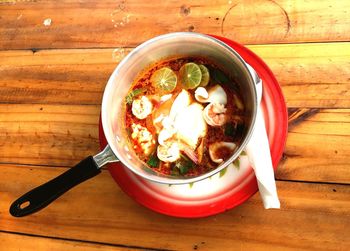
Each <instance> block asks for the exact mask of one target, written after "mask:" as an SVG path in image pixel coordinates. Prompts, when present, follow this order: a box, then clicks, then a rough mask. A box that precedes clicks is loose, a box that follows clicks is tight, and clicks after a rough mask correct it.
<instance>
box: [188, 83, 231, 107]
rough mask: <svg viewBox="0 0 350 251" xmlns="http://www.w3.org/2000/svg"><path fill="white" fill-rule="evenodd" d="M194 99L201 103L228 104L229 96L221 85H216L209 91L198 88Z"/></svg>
mask: <svg viewBox="0 0 350 251" xmlns="http://www.w3.org/2000/svg"><path fill="white" fill-rule="evenodd" d="M194 97H195V99H196V100H197V101H198V102H201V103H219V104H223V105H226V104H227V95H226V92H225V90H224V89H223V88H222V87H221V86H220V85H215V86H213V87H212V88H210V90H209V91H207V90H206V89H205V88H203V87H198V88H197V89H196V91H195V93H194Z"/></svg>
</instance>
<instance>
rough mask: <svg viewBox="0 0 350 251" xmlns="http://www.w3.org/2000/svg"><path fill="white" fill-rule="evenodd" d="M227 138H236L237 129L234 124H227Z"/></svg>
mask: <svg viewBox="0 0 350 251" xmlns="http://www.w3.org/2000/svg"><path fill="white" fill-rule="evenodd" d="M224 133H225V135H226V136H230V137H233V136H235V128H234V126H233V125H232V123H227V124H225V131H224Z"/></svg>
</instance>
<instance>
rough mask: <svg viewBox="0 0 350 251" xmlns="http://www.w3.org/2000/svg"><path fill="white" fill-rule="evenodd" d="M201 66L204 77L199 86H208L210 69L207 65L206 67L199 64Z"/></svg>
mask: <svg viewBox="0 0 350 251" xmlns="http://www.w3.org/2000/svg"><path fill="white" fill-rule="evenodd" d="M199 68H200V69H201V72H202V79H201V82H200V83H199V86H202V87H204V86H207V85H208V83H209V78H210V75H209V70H208V68H207V67H205V66H204V65H202V64H200V65H199Z"/></svg>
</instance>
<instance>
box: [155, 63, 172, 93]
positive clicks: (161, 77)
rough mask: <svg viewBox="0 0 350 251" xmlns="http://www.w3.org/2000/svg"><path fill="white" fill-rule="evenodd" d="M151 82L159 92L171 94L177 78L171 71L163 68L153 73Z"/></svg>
mask: <svg viewBox="0 0 350 251" xmlns="http://www.w3.org/2000/svg"><path fill="white" fill-rule="evenodd" d="M151 82H152V83H153V85H154V86H155V87H156V88H158V89H160V90H163V91H166V92H172V91H173V90H174V89H175V87H176V83H177V77H176V74H175V72H174V71H173V70H172V69H170V68H169V67H163V68H161V69H159V70H157V71H155V72H154V73H153V75H152V77H151Z"/></svg>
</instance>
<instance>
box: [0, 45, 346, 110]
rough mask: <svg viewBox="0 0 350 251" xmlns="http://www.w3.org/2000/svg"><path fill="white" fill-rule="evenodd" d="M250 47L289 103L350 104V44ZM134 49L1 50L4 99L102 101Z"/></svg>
mask: <svg viewBox="0 0 350 251" xmlns="http://www.w3.org/2000/svg"><path fill="white" fill-rule="evenodd" d="M248 48H249V49H251V50H252V51H253V52H255V53H256V54H257V55H258V56H260V57H261V58H263V59H264V61H265V62H266V63H267V64H268V66H269V67H270V68H271V70H272V71H273V73H274V74H275V76H276V78H277V80H278V81H279V83H280V85H281V86H282V89H283V93H284V95H285V98H286V101H287V105H288V106H289V107H319V108H347V107H349V106H350V91H349V90H350V80H349V79H350V60H349V58H350V44H349V43H322V44H284V45H254V46H248ZM129 51H130V49H126V48H116V49H74V50H40V51H37V52H35V53H33V52H32V51H28V50H25V51H0V73H1V76H2V77H1V79H0V102H1V103H4V102H6V103H53V104H100V103H101V99H102V93H103V90H104V87H105V85H106V83H107V81H108V78H109V76H110V74H111V73H112V72H113V70H114V68H115V67H116V66H117V64H118V63H119V62H120V60H121V59H123V58H124V57H125V55H127V53H128V52H129ZM330 73H331V74H330Z"/></svg>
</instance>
